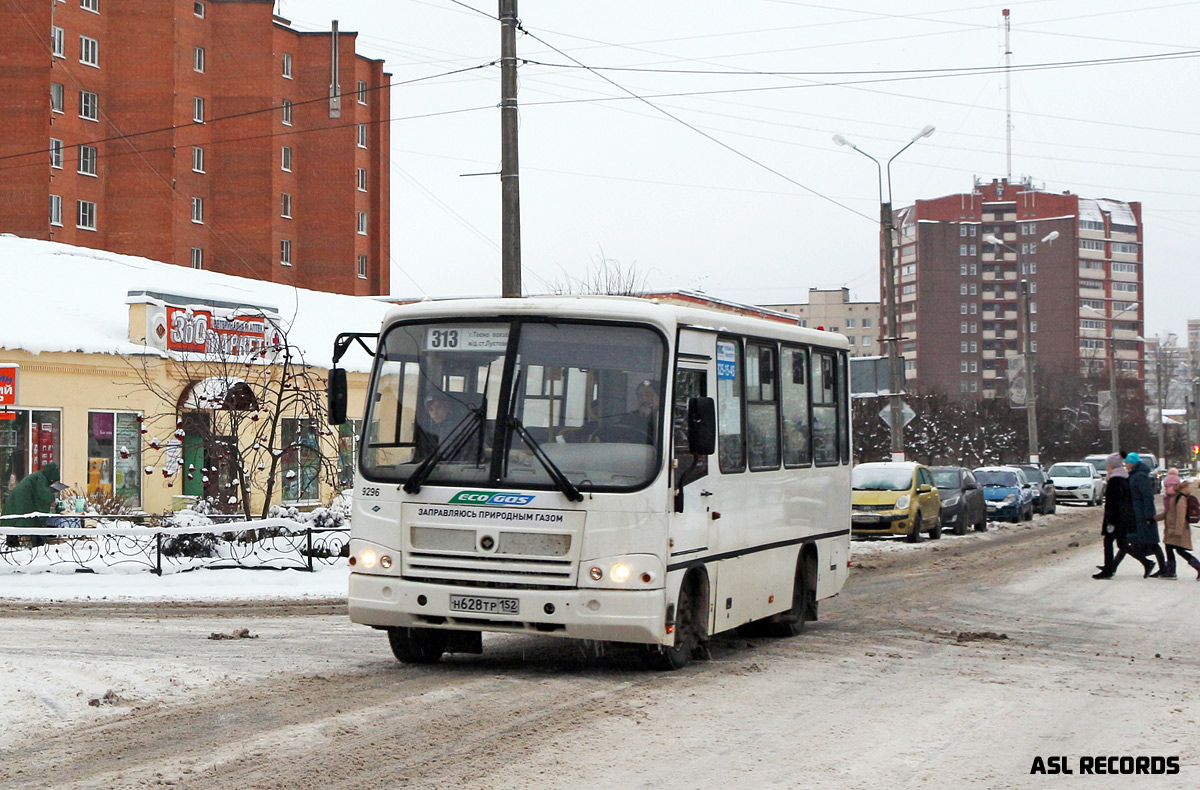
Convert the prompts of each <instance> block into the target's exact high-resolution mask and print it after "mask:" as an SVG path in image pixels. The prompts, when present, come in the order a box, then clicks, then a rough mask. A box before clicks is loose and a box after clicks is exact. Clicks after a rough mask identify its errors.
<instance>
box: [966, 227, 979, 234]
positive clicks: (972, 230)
mask: <svg viewBox="0 0 1200 790" xmlns="http://www.w3.org/2000/svg"><path fill="white" fill-rule="evenodd" d="M967 227H968V228H969V229H970V231H971V235H972V236H974V235H975V232H976V231H977V230H978V228H976V227H975V226H974V225H968V226H967Z"/></svg>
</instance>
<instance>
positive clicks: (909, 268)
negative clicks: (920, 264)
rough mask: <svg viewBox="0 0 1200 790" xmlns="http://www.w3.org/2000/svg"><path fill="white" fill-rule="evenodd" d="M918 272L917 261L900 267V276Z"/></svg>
mask: <svg viewBox="0 0 1200 790" xmlns="http://www.w3.org/2000/svg"><path fill="white" fill-rule="evenodd" d="M916 273H917V265H916V264H915V263H907V264H905V265H903V266H901V267H900V276H901V277H908V276H909V275H910V274H916Z"/></svg>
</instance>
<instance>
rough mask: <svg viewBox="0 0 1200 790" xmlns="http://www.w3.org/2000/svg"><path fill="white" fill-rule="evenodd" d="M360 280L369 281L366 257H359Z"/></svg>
mask: <svg viewBox="0 0 1200 790" xmlns="http://www.w3.org/2000/svg"><path fill="white" fill-rule="evenodd" d="M358 279H360V280H365V279H367V256H366V255H359V256H358Z"/></svg>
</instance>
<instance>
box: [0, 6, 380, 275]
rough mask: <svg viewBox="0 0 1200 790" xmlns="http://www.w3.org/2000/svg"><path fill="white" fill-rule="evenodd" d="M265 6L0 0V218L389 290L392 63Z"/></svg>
mask: <svg viewBox="0 0 1200 790" xmlns="http://www.w3.org/2000/svg"><path fill="white" fill-rule="evenodd" d="M273 9H274V3H273V0H36V2H33V1H32V0H16V1H15V2H2V3H0V130H2V132H0V232H3V233H13V234H16V235H18V236H26V237H30V238H39V239H51V240H54V241H61V242H65V243H67V244H75V245H79V246H83V247H94V248H100V249H106V250H111V251H113V252H119V253H126V254H130V255H141V256H144V257H147V258H151V259H154V260H159V261H166V262H173V263H176V264H179V265H183V266H193V267H196V268H204V269H209V270H213V271H218V272H223V273H227V274H235V275H239V276H243V277H253V278H257V279H260V280H268V281H274V282H285V283H292V284H295V285H299V286H302V287H305V288H312V289H316V290H322V291H335V292H339V293H346V294H359V295H371V294H386V293H388V292H389V288H390V283H389V256H388V249H389V234H388V220H389V208H388V189H389V168H388V142H389V134H388V123H387V121H388V117H389V95H388V88H387V86H388V82H389V78H390V75H388V74H386V73H384V71H383V63H382V61H378V60H371V59H368V58H364V57H361V56H359V55H357V54H355V50H354V45H355V38H356V34H355V33H340V34H339V35H338V37H337V39H338V47H337V49H338V50H339V54H338V57H337V69H336V70H337V79H338V83H339V87H340V92H341V97H340V105H341V106H340V117H338V118H331V117H330V115H331V107H330V104H331V102H330V98H329V97H330V83H331V75H332V73H333V63H334V56H333V49H334V48H333V46H332V44H333V36H332V33H330V32H323V33H305V32H300V31H296V30H293V29H292V28H291V27H290V24H289V23H288V21H287V20H285V19H282V18H280V17H277V16H274V15H273Z"/></svg>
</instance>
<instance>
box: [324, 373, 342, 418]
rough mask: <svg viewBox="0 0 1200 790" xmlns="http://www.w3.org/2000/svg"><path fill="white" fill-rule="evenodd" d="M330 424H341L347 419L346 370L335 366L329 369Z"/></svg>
mask: <svg viewBox="0 0 1200 790" xmlns="http://www.w3.org/2000/svg"><path fill="white" fill-rule="evenodd" d="M328 394H329V424H330V425H341V424H342V423H344V422H345V421H346V371H345V370H343V369H342V368H333V369H332V370H330V371H329V390H328Z"/></svg>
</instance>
